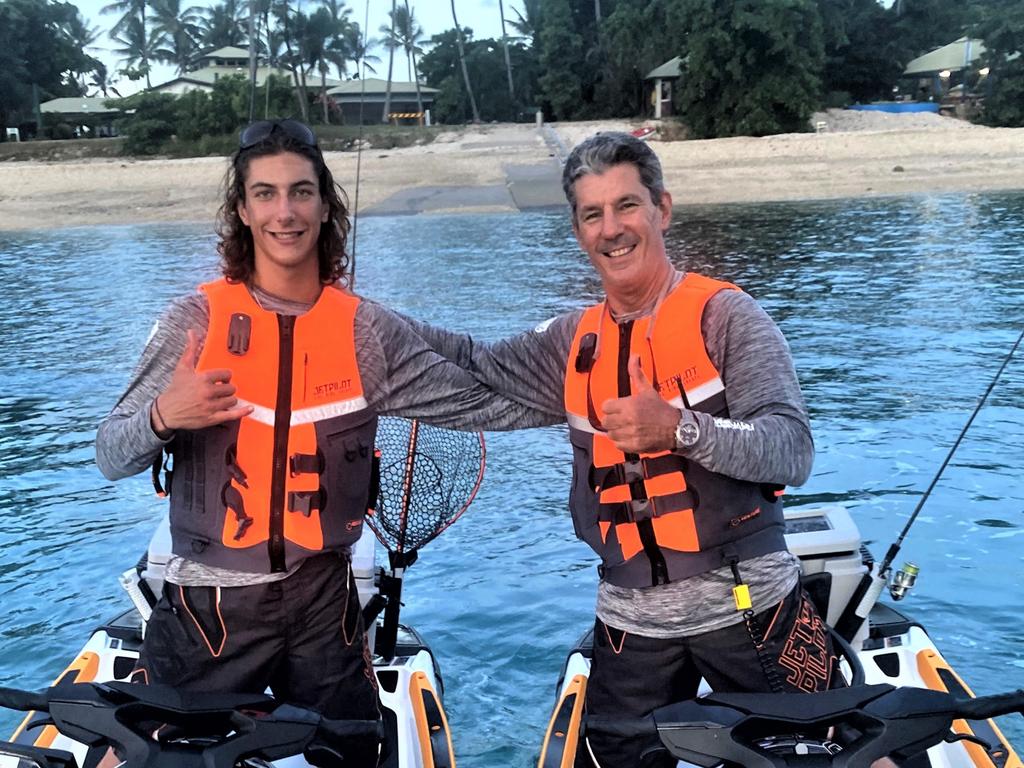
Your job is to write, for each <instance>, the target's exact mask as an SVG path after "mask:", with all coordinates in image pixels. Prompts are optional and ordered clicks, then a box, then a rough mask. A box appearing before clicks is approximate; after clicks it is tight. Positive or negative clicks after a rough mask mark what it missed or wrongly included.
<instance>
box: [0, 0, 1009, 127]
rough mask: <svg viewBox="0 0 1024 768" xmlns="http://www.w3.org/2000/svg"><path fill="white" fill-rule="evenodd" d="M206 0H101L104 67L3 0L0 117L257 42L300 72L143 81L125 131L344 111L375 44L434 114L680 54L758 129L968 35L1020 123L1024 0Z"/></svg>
mask: <svg viewBox="0 0 1024 768" xmlns="http://www.w3.org/2000/svg"><path fill="white" fill-rule="evenodd" d="M208 1H209V0H207V2H208ZM378 1H382V0H378ZM192 2H197V3H198V2H201V0H111V1H110V3H109V4H108V5H106V6H105V7H104V8H103V12H104V14H105V16H106V17H109V20H110V29H109V38H110V40H111V41H112V43H113V51H114V53H115V55H116V56H117V57H118V59H119V65H118V68H117V71H116V72H110V71H108V69H107V67H106V66H105V65H104V64H103V62H101V61H100V59H99V58H98V57H97V45H98V41H99V38H100V35H101V29H100V28H99V27H97V26H92V25H91V23H90V22H89V20H87V19H85V18H84V17H82V15H81V14H80V13H79V12H78V11H77V9H76V8H75V6H74V5H72V4H70V3H67V2H62V0H0V120H2V121H3V122H4V123H5V124H8V125H10V124H17V123H18V121H19V120H20V121H32V120H33V118H34V117H35V112H36V109H37V105H38V104H39V103H40V102H41V101H45V100H47V99H51V98H55V97H58V96H83V95H102V96H107V97H112V96H116V95H117V93H116V91H114V90H113V87H112V86H113V83H114V82H115V80H116V78H117V76H120V77H123V78H128V79H132V80H138V81H141V82H144V83H146V84H147V85H150V84H151V81H152V70H153V67H154V65H155V64H157V63H160V64H169V65H171V66H173V67H174V68H175V69H176V70H177V71H178V72H179V73H184V72H186V71H187V70H189V69H190V68H193V67H194V66H195V62H196V61H197V57H198V56H200V55H201V54H202V53H203V52H207V51H211V50H214V49H216V48H219V47H223V46H228V45H232V46H239V47H245V46H248V45H249V41H250V40H252V41H253V45H254V46H255V48H256V51H257V53H258V55H259V57H260V59H261V61H262V62H264V63H266V64H268V65H270V66H271V67H273V68H275V69H278V70H280V71H281V72H282V73H287V75H288V76H287V80H286V79H285V78H283V77H278V78H273V79H271V80H270V81H268V83H267V84H266V85H265V86H261V87H260V88H259V89H257V90H254V89H253V88H252V87H248V88H246V87H245V86H244V84H239V83H225V84H224V85H222V86H221V87H220V88H214V89H213V92H211V93H206V94H189V95H188V96H187V97H180V98H179V99H178V100H177V101H176V102H173V104H172V102H171V101H166V100H163V99H154V98H150V97H145V96H144V97H140V98H138V99H136V100H135V101H132V102H129V103H130V104H131V105H132V106H131V108H132V109H133V110H134V114H133V116H132V118H131V119H129V120H128V121H127V123H126V124H125V130H126V131H127V132H128V133H129V135H130V136H133V135H134V136H138V137H139V142H141V144H139V145H146V146H150V147H152V146H155V145H158V144H159V143H160V140H161V138H160V137H165V136H169V135H174V136H177V137H182V136H192V135H194V134H196V132H216V131H228V132H230V131H232V130H234V129H236V128H237V127H238V122H244V121H245V120H247V119H248V118H249V116H250V115H257V116H262V115H272V114H299V115H301V116H302V117H303V118H304V119H306V120H309V121H312V122H317V123H321V124H325V123H331V122H338V121H339V115H338V114H337V113H336V112H334V111H332V105H333V101H332V100H331V99H330V98H328V96H327V88H328V85H327V81H328V78H335V77H336V78H339V79H345V78H351V77H359V76H365V75H366V74H367V73H370V72H374V73H375V72H377V71H378V69H380V70H383V69H385V63H384V62H383V60H382V58H381V57H379V56H376V55H374V53H373V52H374V50H375V49H377V50H378V51H381V50H382V52H383V53H384V54H385V55H386V56H387V62H386V72H387V83H388V86H387V97H386V98H387V99H388V100H390V99H391V97H392V94H391V92H392V88H391V82H392V80H393V79H395V78H396V77H398V78H402V77H404V78H405V79H406V80H410V81H412V82H414V83H415V84H416V91H417V101H418V105H419V106H418V108H419V109H420V110H421V111H422V107H423V104H424V99H423V94H422V89H421V85H422V84H424V83H425V84H426V85H429V86H431V87H433V88H436V89H439V92H438V93H437V94H436V95H435V97H434V100H433V105H432V112H433V117H434V119H435V120H436V121H441V122H446V123H456V122H468V121H491V120H523V119H526V120H530V119H532V116H533V114H534V112H536V111H537V110H540V111H543V113H544V114H545V116H546V117H547V118H548V119H551V120H578V119H591V118H608V117H632V116H639V115H643V114H649V113H650V109H651V101H650V99H651V88H650V83H649V82H645V79H644V78H645V75H646V74H647V73H648V72H650V71H651V70H653V69H654V68H655V67H658V66H660V65H662V64H664V63H666V62H667V61H669V60H670V59H676V58H678V61H679V62H680V64H679V66H680V71H681V76H680V77H679V78H678V80H677V81H676V82H675V86H674V93H673V108H674V112H675V114H677V115H678V116H679V117H678V119H679V120H680V121H681V122H682V123H683V124H684V125H685V130H686V132H688V133H689V135H691V136H699V137H714V136H731V135H737V134H747V135H762V134H769V133H777V132H780V131H794V130H804V129H806V127H807V125H808V119H809V117H810V115H811V113H812V112H813V111H814V110H817V109H820V108H822V107H825V106H845V105H848V104H850V103H852V102H858V101H859V102H864V101H871V100H877V99H886V98H891V97H892V95H893V93H894V91H896V90H898V88H899V87H900V76H901V73H902V71H903V69H904V66H905V65H906V63H907V61H909V60H910V59H912V58H914V57H916V56H918V55H920V54H922V53H925V52H927V51H929V50H931V49H933V48H936V47H938V46H940V45H944V44H946V43H949V42H951V41H952V40H953V39H955V38H957V37H960V36H963V35H968V36H971V37H975V38H980V39H982V40H984V42H985V47H986V56H985V59H984V60H983V61H982V62H980V63H979V64H978V67H979V68H980V67H981V66H984V67H985V69H984V70H983V71H984V72H985V73H987V77H981V76H980V75H979V71H982V70H975V71H973V72H972V74H971V77H969V78H968V80H969V82H968V83H967V86H968V87H970V88H972V89H973V90H974V91H975V92H980V93H981V94H983V95H984V97H985V109H984V111H983V112H982V114H981V117H980V119H982V120H984V121H985V122H988V123H990V124H992V125H1024V56H1021V51H1022V50H1024V3H1021V2H1020V0H893V2H891V3H887V4H883V3H881V2H879V0H499V2H498V3H497V7H496V8H495V13H496V14H498V15H499V16H500V19H499V20H500V22H501V30H502V34H501V36H500V38H480V39H477V38H476V37H474V34H473V30H472V29H471V28H469V27H465V26H462V25H461V24H460V22H459V6H460V5H463V6H464V5H465V4H466V3H467V2H468V0H449V3H448V4H449V6H450V10H451V26H450V27H449V28H448V29H447V30H445V31H443V32H440V33H438V34H435V35H433V36H431V37H429V39H428V38H427V37H426V35H425V33H424V31H423V25H422V20H421V18H420V17H418V16H417V14H416V7H415V2H414V0H391V2H390V11H389V13H388V15H387V23H385V24H384V25H382V26H381V27H380V28H379V30H376V31H375V34H379V38H378V39H376V40H371V39H368V38H367V37H366V34H365V31H364V30H362V29H360V27H359V24H358V23H357V22H355V21H354V20H353V19H352V16H353V13H352V9H351V8H350V7H348V5H346V3H345V0H306V2H305V4H303V3H302V2H301V0H254V1H253V2H252V3H250V2H248V0H216V1H215V2H214V4H213V5H210V6H206V5H192V4H191V3H192ZM250 9H252V13H251V14H250ZM250 16H251V17H250ZM396 54H404V57H405V60H406V62H407V65H406V71H405V72H403V73H397V74H396V72H395V70H396V67H395V56H396ZM374 65H376V66H374ZM226 105H230V109H228V107H227V106H226ZM388 112H389V109H388V108H387V107H386V108H385V109H384V115H387V114H388ZM133 124H134V125H133ZM202 135H212V133H208V134H207V133H204V134H202ZM146 137H148V138H146ZM130 143H131V142H130Z"/></svg>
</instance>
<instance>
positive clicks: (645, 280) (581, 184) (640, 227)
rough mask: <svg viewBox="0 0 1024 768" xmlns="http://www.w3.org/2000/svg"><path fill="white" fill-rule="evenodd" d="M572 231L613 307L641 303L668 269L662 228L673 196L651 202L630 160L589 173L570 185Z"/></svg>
mask: <svg viewBox="0 0 1024 768" xmlns="http://www.w3.org/2000/svg"><path fill="white" fill-rule="evenodd" d="M574 190H575V196H576V214H575V216H574V217H573V231H574V232H575V233H576V239H577V240H578V241H579V244H580V247H581V248H583V250H584V251H586V252H587V255H588V256H589V257H590V262H591V263H592V264H593V265H594V269H596V270H597V273H598V275H600V277H601V282H602V283H603V284H604V289H605V293H606V294H607V296H608V301H609V304H610V305H611V308H612V310H613V311H616V312H631V311H636V310H639V309H643V308H645V307H646V306H648V305H649V304H650V303H652V302H653V301H654V300H655V299H656V298H657V296H658V295H659V294H660V292H661V290H662V287H663V286H664V285H665V281H666V280H667V279H668V276H669V275H670V274H671V271H672V265H671V264H670V262H669V260H668V257H667V256H666V255H665V240H664V232H665V230H666V229H668V225H669V221H670V219H671V215H672V198H671V196H670V195H669V194H668V192H664V193H662V196H661V200H660V201H659V202H658V203H657V204H655V203H654V202H652V200H651V193H650V192H649V191H648V189H647V187H645V186H644V185H643V182H642V181H641V180H640V172H639V171H638V170H637V167H636V166H635V165H633V164H632V163H620V164H618V165H613V166H611V167H610V168H608V169H607V170H606V171H604V172H603V173H588V174H585V175H583V176H581V177H580V178H579V179H578V180H577V181H576V182H575V185H574Z"/></svg>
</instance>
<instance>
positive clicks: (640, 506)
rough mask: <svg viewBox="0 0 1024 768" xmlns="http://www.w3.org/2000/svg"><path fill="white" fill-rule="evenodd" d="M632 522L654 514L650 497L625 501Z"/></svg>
mask: <svg viewBox="0 0 1024 768" xmlns="http://www.w3.org/2000/svg"><path fill="white" fill-rule="evenodd" d="M626 505H627V506H628V507H629V515H630V517H631V518H632V522H634V523H635V522H638V521H640V520H647V519H649V518H652V517H654V516H655V511H654V502H653V501H652V500H651V499H632V500H630V501H628V502H626Z"/></svg>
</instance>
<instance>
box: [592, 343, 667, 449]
mask: <svg viewBox="0 0 1024 768" xmlns="http://www.w3.org/2000/svg"><path fill="white" fill-rule="evenodd" d="M629 380H630V384H631V387H630V389H631V390H632V392H633V394H632V395H630V396H629V397H620V398H617V399H615V400H608V401H606V402H605V403H604V406H603V407H604V428H605V429H606V430H607V431H608V437H609V438H611V440H612V442H613V443H615V447H616V448H618V449H619V450H620V451H622V452H623V453H656V452H658V451H671V450H672V449H674V448H675V445H676V434H675V430H676V425H677V424H678V423H679V415H680V414H679V410H678V409H676V408H673V407H672V406H671V405H669V404H668V403H666V402H665V401H664V400H662V398H661V395H659V394H658V393H657V391H655V389H654V386H653V385H652V384H651V382H650V380H649V379H648V378H647V376H646V374H644V371H643V368H641V367H640V357H639V355H633V356H631V357H630V358H629Z"/></svg>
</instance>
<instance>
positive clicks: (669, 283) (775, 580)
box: [421, 133, 838, 768]
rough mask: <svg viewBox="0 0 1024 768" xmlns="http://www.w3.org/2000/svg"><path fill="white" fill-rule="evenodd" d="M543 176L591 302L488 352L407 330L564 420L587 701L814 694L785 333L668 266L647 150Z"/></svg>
mask: <svg viewBox="0 0 1024 768" xmlns="http://www.w3.org/2000/svg"><path fill="white" fill-rule="evenodd" d="M562 183H563V187H564V190H565V195H566V198H567V199H568V201H569V204H570V206H571V209H572V227H573V231H574V232H575V234H576V238H577V240H578V242H579V244H580V246H581V248H582V249H583V251H585V252H586V254H587V256H588V257H589V258H590V263H591V264H592V266H593V268H594V269H595V270H596V271H597V273H598V275H599V276H600V278H601V282H602V284H603V287H604V291H605V300H604V301H602V302H601V303H599V304H597V305H595V306H592V307H589V308H587V309H584V310H578V311H574V312H570V313H567V314H565V315H561V316H559V317H556V318H554V319H553V320H551V321H548V322H546V323H543V324H541V325H540V326H538V328H537V329H535V330H534V331H530V332H527V333H525V334H522V335H520V336H516V337H513V338H510V339H506V340H504V341H501V342H498V343H495V344H490V345H485V344H479V343H476V342H474V341H473V340H472V339H470V338H469V337H467V336H458V335H454V334H447V333H445V332H442V331H438V330H436V329H431V328H427V327H422V328H421V332H422V335H423V336H424V337H425V338H427V340H428V341H429V342H430V343H431V345H432V346H434V347H435V349H437V350H438V351H439V352H441V353H442V354H443V355H445V356H446V357H448V358H449V359H451V360H454V361H455V362H457V363H458V364H459V365H460V366H462V367H463V368H465V369H467V370H469V371H470V372H472V373H473V374H474V376H476V377H477V378H478V379H479V380H480V381H482V382H484V383H485V384H487V385H488V386H489V387H490V388H492V389H493V390H495V391H496V392H500V393H501V394H503V395H505V396H507V397H509V398H510V399H512V400H515V401H518V402H520V403H523V404H525V405H528V406H530V407H532V408H534V409H537V410H540V411H544V412H546V413H548V414H554V413H558V414H564V419H565V421H566V422H567V423H568V427H569V440H570V443H571V445H572V455H573V480H572V488H571V491H570V496H569V507H570V510H571V512H572V519H573V524H574V526H575V530H576V533H577V535H578V536H579V537H580V538H581V539H583V540H584V541H586V542H587V543H588V544H589V545H590V546H591V547H592V548H593V549H594V551H595V552H596V553H597V554H598V555H599V556H600V558H601V564H600V565H599V566H598V573H599V575H600V584H599V586H598V593H597V610H596V613H597V618H596V621H595V626H594V635H593V637H594V651H593V663H592V667H591V672H590V678H589V682H588V686H587V690H586V707H587V710H588V712H590V713H591V714H600V715H612V716H637V715H642V714H646V713H648V712H650V711H651V710H653V709H654V708H656V707H658V706H660V705H663V704H666V703H669V702H671V701H675V700H681V699H686V698H692V697H693V696H694V695H695V694H696V692H697V687H698V684H699V682H700V679H701V678H702V677H703V678H704V679H705V680H706V681H707V682H708V683H709V684H710V685H711V686H712V687H713V688H714V689H715V690H718V691H808V692H809V691H817V690H822V689H825V688H828V687H830V686H831V685H833V684H835V683H837V682H838V680H837V679H835V676H836V674H837V673H836V662H835V656H834V653H833V649H832V646H831V643H830V639H829V636H828V633H827V631H826V630H825V627H824V625H823V623H822V621H821V619H820V618H819V616H818V614H817V613H816V612H815V610H814V607H813V606H812V604H811V603H810V601H809V600H808V599H807V597H806V596H805V595H804V593H803V591H802V589H801V588H800V584H799V564H798V562H797V560H796V558H795V557H794V556H793V555H791V554H790V553H789V552H788V551H787V549H786V542H785V539H784V537H783V518H782V503H781V499H780V496H781V493H782V489H783V487H784V486H786V485H799V484H801V483H802V482H804V481H805V480H806V479H807V476H808V474H809V473H810V469H811V462H812V460H813V455H814V446H813V442H812V439H811V432H810V427H809V423H808V418H807V411H806V407H805V405H804V402H803V398H802V396H801V393H800V386H799V384H798V382H797V377H796V373H795V371H794V369H793V363H792V359H791V356H790V353H789V348H788V346H787V344H786V341H785V339H784V338H783V336H782V334H781V333H780V332H779V330H778V328H777V327H776V326H775V324H774V323H773V322H772V321H771V320H770V319H769V317H768V316H767V315H766V314H765V313H764V311H763V310H762V309H761V308H760V307H759V306H758V305H757V303H756V302H755V301H754V300H753V299H752V298H751V297H750V296H749V295H748V294H746V293H744V292H742V291H741V290H740V289H738V288H737V287H736V286H735V285H732V284H731V283H727V282H722V281H720V280H717V279H712V278H710V277H704V276H701V275H697V274H693V273H688V272H684V271H681V270H679V269H677V268H676V266H674V265H673V263H672V261H671V260H670V258H669V256H668V254H667V253H666V247H665V239H664V235H665V231H666V230H667V229H668V227H669V222H670V220H671V218H672V197H671V195H670V194H669V193H668V192H667V191H665V188H664V183H663V180H662V174H661V166H660V164H659V162H658V158H657V156H656V155H655V153H654V152H653V151H652V150H651V148H650V147H649V146H648V145H647V144H645V143H644V142H642V141H640V140H638V139H636V138H635V137H633V136H631V135H629V134H625V133H602V134H599V135H597V136H594V137H592V138H590V139H588V140H586V141H584V142H583V143H582V144H580V145H579V146H577V147H576V148H575V149H574V150H573V152H572V153H571V155H570V157H569V159H568V160H567V162H566V165H565V169H564V173H563V177H562ZM591 764H595V765H599V766H605V768H633V767H634V766H639V765H644V766H659V767H660V766H671V765H674V764H675V763H674V761H673V760H670V759H669V758H668V757H667V755H666V754H665V753H664V752H660V751H659V750H657V749H656V748H655V749H652V745H651V744H650V743H649V742H648V741H646V740H643V739H620V738H616V737H611V736H602V735H600V734H596V733H592V734H591V735H590V736H589V737H588V739H587V741H586V742H584V743H583V744H581V745H580V748H579V749H578V753H577V765H591Z"/></svg>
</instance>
